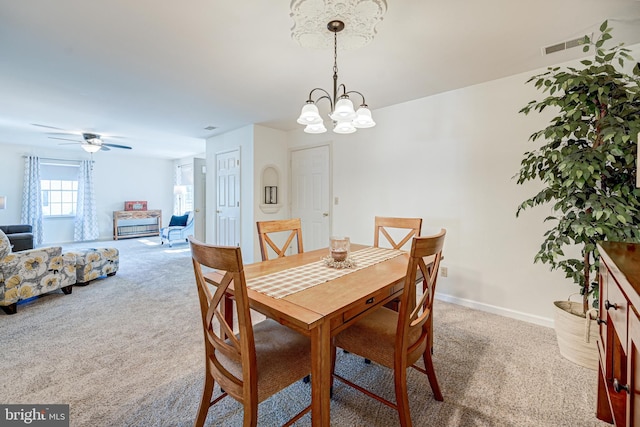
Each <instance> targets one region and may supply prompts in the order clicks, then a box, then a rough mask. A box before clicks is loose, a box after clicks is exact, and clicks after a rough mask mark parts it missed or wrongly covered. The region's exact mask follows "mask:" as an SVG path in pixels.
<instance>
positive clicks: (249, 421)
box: [242, 402, 258, 427]
mask: <svg viewBox="0 0 640 427" xmlns="http://www.w3.org/2000/svg"><path fill="white" fill-rule="evenodd" d="M243 406H244V417H243V420H242V426H243V427H257V426H258V402H245V403H244V405H243Z"/></svg>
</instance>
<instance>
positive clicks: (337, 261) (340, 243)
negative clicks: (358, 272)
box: [323, 237, 356, 268]
mask: <svg viewBox="0 0 640 427" xmlns="http://www.w3.org/2000/svg"><path fill="white" fill-rule="evenodd" d="M350 249H351V242H350V241H349V238H348V237H331V239H330V240H329V255H328V256H327V257H325V258H323V259H324V262H325V264H326V265H327V266H329V267H333V268H353V267H355V265H356V264H355V262H354V261H353V260H352V259H351V258H350V257H349V253H350Z"/></svg>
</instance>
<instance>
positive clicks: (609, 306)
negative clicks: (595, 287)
mask: <svg viewBox="0 0 640 427" xmlns="http://www.w3.org/2000/svg"><path fill="white" fill-rule="evenodd" d="M604 308H605V309H607V310H609V309H610V308H613V309H614V310H617V309H618V304H611V303H610V302H609V300H605V301H604Z"/></svg>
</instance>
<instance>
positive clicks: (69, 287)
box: [60, 285, 73, 295]
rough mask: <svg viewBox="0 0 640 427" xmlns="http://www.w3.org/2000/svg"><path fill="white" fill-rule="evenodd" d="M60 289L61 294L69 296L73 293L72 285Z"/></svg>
mask: <svg viewBox="0 0 640 427" xmlns="http://www.w3.org/2000/svg"><path fill="white" fill-rule="evenodd" d="M60 289H61V290H62V293H64V294H65V295H69V294H70V293H71V292H72V291H73V285H69V286H63V287H61V288H60Z"/></svg>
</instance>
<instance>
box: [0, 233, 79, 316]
mask: <svg viewBox="0 0 640 427" xmlns="http://www.w3.org/2000/svg"><path fill="white" fill-rule="evenodd" d="M74 283H76V257H75V256H74V255H73V254H71V253H67V254H63V253H62V247H60V246H53V247H48V248H38V249H31V250H25V251H21V252H11V244H10V243H9V239H8V238H7V236H6V235H5V234H4V232H3V231H2V230H0V308H2V309H3V310H4V311H5V313H7V314H15V313H16V311H17V304H18V302H19V301H22V300H25V299H28V298H31V297H34V296H37V295H41V294H44V293H47V292H51V291H55V290H57V289H61V290H62V292H64V293H65V294H70V293H71V290H72V285H73V284H74Z"/></svg>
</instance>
